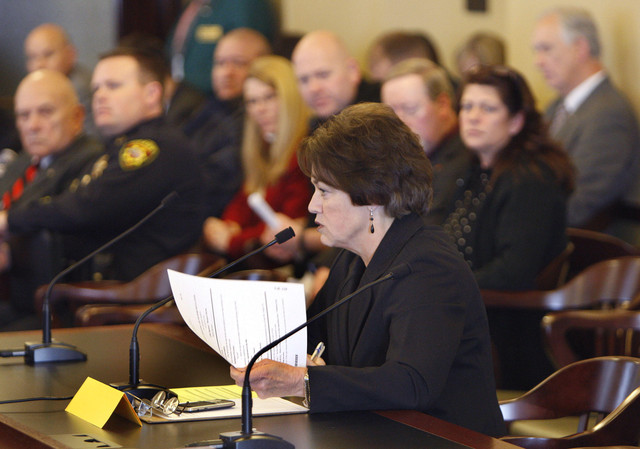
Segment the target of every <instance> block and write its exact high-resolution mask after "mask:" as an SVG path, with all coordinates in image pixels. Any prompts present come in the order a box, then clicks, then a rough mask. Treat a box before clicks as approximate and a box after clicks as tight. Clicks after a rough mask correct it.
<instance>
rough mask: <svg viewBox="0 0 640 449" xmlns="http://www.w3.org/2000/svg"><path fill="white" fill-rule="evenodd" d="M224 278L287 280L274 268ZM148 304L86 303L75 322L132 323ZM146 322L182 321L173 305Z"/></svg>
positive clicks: (150, 316)
mask: <svg viewBox="0 0 640 449" xmlns="http://www.w3.org/2000/svg"><path fill="white" fill-rule="evenodd" d="M221 265H222V264H221V263H220V264H215V265H212V266H209V267H208V269H207V270H205V271H202V272H200V273H199V275H200V276H208V275H210V274H211V273H213V272H214V271H215V270H217V269H218V268H219V267H220V266H221ZM192 274H193V273H192ZM225 278H227V279H245V280H251V281H256V280H258V281H280V282H284V281H286V280H287V279H286V276H285V275H284V274H282V273H280V272H279V271H276V270H246V271H237V272H235V273H231V274H229V275H227V276H225ZM148 306H149V305H148V304H142V305H140V304H127V305H122V304H88V305H85V306H83V307H81V308H79V309H78V310H77V311H76V314H75V324H76V325H78V326H103V325H105V324H117V323H133V322H135V321H136V320H137V319H138V316H140V314H141V313H142V312H144V311H145V310H146V309H147V307H148ZM147 322H154V323H158V322H160V323H179V324H183V323H184V322H183V321H182V317H181V316H180V313H179V312H178V310H177V308H176V307H173V306H170V307H163V308H161V309H159V310H157V311H156V312H154V313H153V314H152V315H149V317H148V318H147Z"/></svg>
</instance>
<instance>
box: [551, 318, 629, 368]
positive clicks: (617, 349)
mask: <svg viewBox="0 0 640 449" xmlns="http://www.w3.org/2000/svg"><path fill="white" fill-rule="evenodd" d="M542 328H543V331H544V337H545V344H546V346H547V348H548V350H549V351H548V352H549V355H550V356H551V358H552V359H553V361H554V363H555V364H556V366H565V365H568V364H570V363H573V362H575V361H577V360H580V359H581V358H586V357H596V356H605V355H624V356H631V357H640V312H638V311H629V310H572V311H564V312H554V313H549V314H547V315H546V316H545V317H544V318H543V320H542Z"/></svg>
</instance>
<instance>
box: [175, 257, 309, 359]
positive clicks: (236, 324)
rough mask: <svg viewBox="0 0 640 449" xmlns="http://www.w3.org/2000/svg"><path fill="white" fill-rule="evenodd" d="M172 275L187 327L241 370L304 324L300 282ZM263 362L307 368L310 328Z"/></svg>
mask: <svg viewBox="0 0 640 449" xmlns="http://www.w3.org/2000/svg"><path fill="white" fill-rule="evenodd" d="M168 273H169V282H170V284H171V290H172V292H173V296H174V299H175V302H176V305H177V306H178V310H179V311H180V314H181V315H182V318H183V319H184V321H185V323H187V325H188V326H189V328H190V329H191V330H192V331H193V332H194V333H195V334H196V335H197V336H198V337H200V338H201V339H202V340H204V341H205V342H206V343H207V344H208V345H209V346H211V348H213V350H214V351H216V352H217V353H218V354H220V355H221V356H222V357H223V358H224V359H225V360H226V361H227V362H229V363H230V364H231V365H233V366H235V367H237V368H242V367H245V366H247V364H248V363H249V361H250V360H251V358H252V357H253V356H254V355H255V353H256V352H258V351H259V350H260V349H262V348H263V347H264V346H266V345H267V344H269V343H271V342H272V341H274V340H275V339H276V338H278V337H280V336H282V335H284V334H285V333H287V332H288V331H290V330H292V329H294V328H295V327H297V326H299V325H300V324H302V323H304V322H305V320H306V310H305V298H304V286H303V285H302V284H298V283H291V282H268V281H245V280H232V279H212V278H204V277H199V276H192V275H189V274H184V273H179V272H177V271H173V270H168ZM262 358H267V359H271V360H275V361H278V362H283V363H287V364H289V365H293V366H306V364H307V329H306V328H304V329H302V330H300V331H298V332H297V333H295V334H294V335H292V336H291V337H289V338H288V339H286V340H285V341H283V342H282V343H280V344H279V345H278V346H276V347H275V348H273V349H272V350H271V351H269V352H267V353H266V354H265V355H264V356H263V357H262Z"/></svg>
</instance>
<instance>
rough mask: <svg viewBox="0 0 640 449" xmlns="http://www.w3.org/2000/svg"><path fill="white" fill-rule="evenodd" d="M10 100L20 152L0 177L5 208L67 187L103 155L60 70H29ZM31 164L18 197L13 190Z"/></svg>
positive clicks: (71, 87)
mask: <svg viewBox="0 0 640 449" xmlns="http://www.w3.org/2000/svg"><path fill="white" fill-rule="evenodd" d="M14 103H15V116H16V127H17V128H18V132H19V134H20V140H21V142H22V147H23V149H24V152H23V153H21V155H20V156H19V157H18V158H17V159H16V160H14V161H13V163H12V164H11V165H10V166H9V167H8V169H7V174H6V175H5V176H4V177H3V178H2V180H1V182H2V184H1V187H0V193H1V194H3V199H4V204H3V206H4V208H5V209H7V208H9V207H17V206H19V205H20V204H28V203H29V202H30V201H37V200H39V199H40V198H43V197H45V196H49V195H55V194H58V193H60V192H62V191H64V190H66V189H67V188H68V187H69V184H70V183H71V181H72V180H73V179H74V178H75V177H76V176H77V175H78V173H80V172H81V171H82V169H83V168H85V167H86V166H87V165H89V164H90V163H91V162H92V161H93V160H94V159H96V158H97V157H98V155H100V154H101V153H102V145H101V144H100V143H99V142H98V141H97V140H95V139H93V138H90V137H87V136H86V135H85V134H84V133H83V127H82V123H83V119H84V108H83V107H82V105H81V104H80V103H79V101H78V97H77V95H76V93H75V90H74V88H73V86H72V84H71V82H70V80H69V79H68V78H67V77H66V76H65V75H63V74H62V73H60V72H57V71H54V70H49V69H41V70H36V71H34V72H32V73H30V74H29V75H27V76H26V77H25V78H24V79H23V80H22V82H21V83H20V84H19V85H18V89H17V90H16V95H15V99H14ZM30 165H34V166H35V165H37V166H38V172H37V174H36V175H35V177H34V178H33V180H32V182H30V183H28V184H27V185H26V186H25V187H24V190H23V191H22V192H21V195H19V196H13V197H12V194H13V193H17V192H11V190H12V187H13V185H14V184H15V180H16V179H18V177H21V176H22V175H23V173H24V171H25V170H27V168H28V167H29V166H30ZM10 178H13V180H11V179H10ZM7 184H9V185H7Z"/></svg>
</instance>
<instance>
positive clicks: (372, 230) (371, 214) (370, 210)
mask: <svg viewBox="0 0 640 449" xmlns="http://www.w3.org/2000/svg"><path fill="white" fill-rule="evenodd" d="M369 223H371V227H370V228H369V230H370V231H371V233H372V234H373V233H374V232H375V228H374V227H373V209H369Z"/></svg>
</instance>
